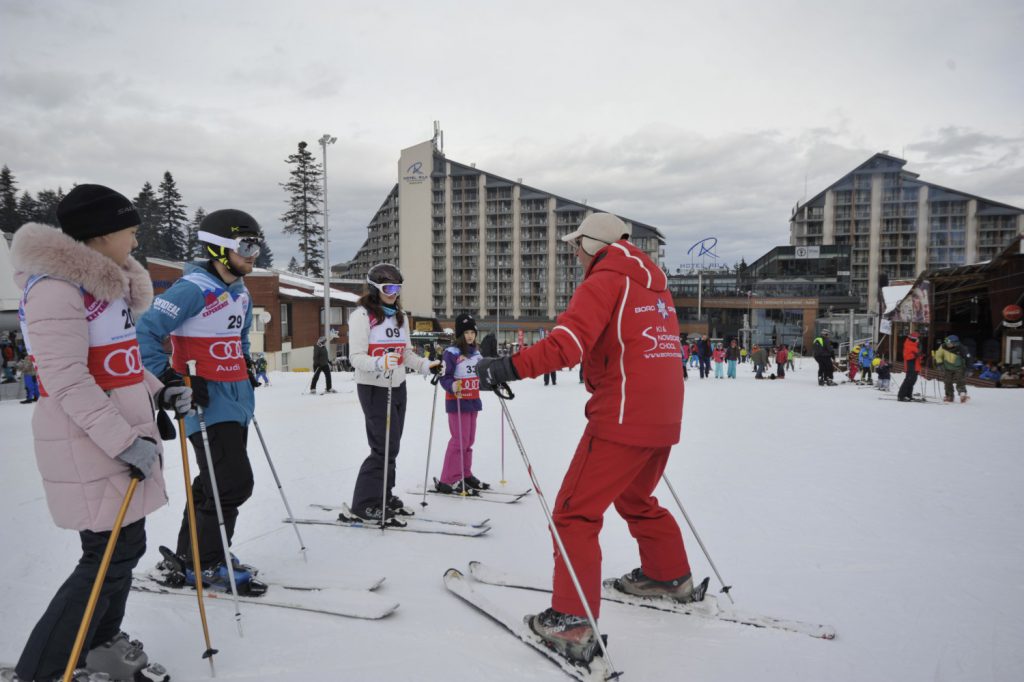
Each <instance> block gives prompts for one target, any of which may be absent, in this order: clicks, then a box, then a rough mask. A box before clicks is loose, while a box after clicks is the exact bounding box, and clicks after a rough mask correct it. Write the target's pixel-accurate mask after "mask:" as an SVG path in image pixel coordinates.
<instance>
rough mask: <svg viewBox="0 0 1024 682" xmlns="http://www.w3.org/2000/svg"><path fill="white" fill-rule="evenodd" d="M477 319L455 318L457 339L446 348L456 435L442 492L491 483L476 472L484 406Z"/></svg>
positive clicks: (448, 408) (444, 378)
mask: <svg viewBox="0 0 1024 682" xmlns="http://www.w3.org/2000/svg"><path fill="white" fill-rule="evenodd" d="M476 335H477V329H476V322H474V321H473V318H472V317H470V316H469V315H459V317H458V318H457V319H456V320H455V343H454V345H452V346H451V347H450V348H448V349H446V350H445V352H444V355H443V356H442V357H443V358H444V373H443V374H442V375H441V386H442V387H443V388H444V390H445V412H447V413H448V428H449V429H450V430H451V433H452V437H451V439H450V440H449V441H448V449H447V450H446V451H445V454H444V468H443V469H442V470H441V478H440V480H438V481H437V482H436V487H437V491H438V492H440V493H460V494H470V495H472V494H475V493H476V491H477V490H487V489H488V488H490V487H491V486H490V485H489V484H487V483H483V482H481V481H480V479H478V478H477V477H476V476H474V475H473V442H474V441H475V440H476V418H477V415H478V414H479V413H480V410H481V409H483V403H482V402H481V401H480V380H479V379H477V377H476V363H477V361H478V360H480V358H481V355H480V351H479V350H477V347H476Z"/></svg>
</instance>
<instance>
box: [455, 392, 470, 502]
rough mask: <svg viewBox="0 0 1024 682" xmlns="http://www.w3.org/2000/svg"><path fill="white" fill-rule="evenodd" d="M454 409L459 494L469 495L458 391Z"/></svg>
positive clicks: (460, 400)
mask: <svg viewBox="0 0 1024 682" xmlns="http://www.w3.org/2000/svg"><path fill="white" fill-rule="evenodd" d="M460 385H461V384H460ZM455 411H456V413H457V415H456V416H457V417H458V419H459V466H460V467H461V472H460V473H461V474H462V490H461V491H460V492H459V495H461V496H462V497H469V492H468V491H467V490H466V444H465V442H464V441H463V440H462V399H461V398H460V397H459V394H458V393H456V394H455Z"/></svg>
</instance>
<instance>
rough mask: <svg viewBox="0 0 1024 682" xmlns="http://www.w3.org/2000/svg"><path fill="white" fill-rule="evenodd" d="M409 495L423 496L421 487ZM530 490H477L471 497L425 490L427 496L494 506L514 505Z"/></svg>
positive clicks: (431, 489)
mask: <svg viewBox="0 0 1024 682" xmlns="http://www.w3.org/2000/svg"><path fill="white" fill-rule="evenodd" d="M406 492H408V493H409V494H410V495H423V486H422V485H418V486H416V487H415V488H414V489H412V490H408V491H406ZM530 492H531V490H529V489H528V490H526V491H525V492H523V491H520V492H518V493H507V492H492V491H490V490H477V491H476V493H475V494H473V495H459V494H458V493H439V492H437V491H436V490H434V489H433V488H428V489H427V494H428V495H438V496H440V497H447V498H450V499H453V500H475V501H477V502H494V503H496V504H514V503H516V502H518V501H519V500H521V499H523V498H524V497H526V496H527V495H529V494H530Z"/></svg>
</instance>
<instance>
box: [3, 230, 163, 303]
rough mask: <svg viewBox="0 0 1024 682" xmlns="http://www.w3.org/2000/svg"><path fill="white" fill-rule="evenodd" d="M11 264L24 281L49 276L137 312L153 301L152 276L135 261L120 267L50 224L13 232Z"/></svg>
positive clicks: (129, 259)
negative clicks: (124, 303) (118, 301)
mask: <svg viewBox="0 0 1024 682" xmlns="http://www.w3.org/2000/svg"><path fill="white" fill-rule="evenodd" d="M11 264H12V265H13V266H14V269H15V271H16V272H17V273H19V274H21V275H23V276H24V277H25V278H27V276H29V275H49V276H51V277H56V278H58V279H62V280H65V281H67V282H71V283H72V284H75V285H77V286H80V287H82V288H83V289H85V290H86V291H88V292H89V293H90V294H92V295H93V296H95V297H96V298H98V299H100V300H103V301H111V300H116V299H118V298H125V299H127V301H128V305H129V306H130V307H131V309H132V310H133V311H134V312H136V313H139V312H143V311H145V310H146V309H147V308H149V305H150V304H151V303H152V302H153V283H152V282H151V281H150V279H149V273H147V272H146V270H145V268H143V267H142V266H141V265H140V264H139V262H138V261H136V260H135V259H134V258H131V257H129V258H128V262H127V263H125V265H124V267H121V266H119V265H118V264H117V263H115V262H114V261H112V260H111V259H109V258H107V257H106V256H104V255H103V254H102V253H100V252H99V251H96V250H95V249H91V248H89V247H88V246H86V245H85V244H84V243H83V242H80V241H77V240H75V239H73V238H71V237H69V236H68V235H66V234H64V233H63V232H61V231H60V230H59V229H57V228H55V227H51V226H49V225H42V224H40V223H26V224H25V225H23V226H22V227H21V229H19V230H18V231H17V232H15V233H14V241H13V242H12V243H11ZM21 279H22V278H19V281H21Z"/></svg>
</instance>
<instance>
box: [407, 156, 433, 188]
mask: <svg viewBox="0 0 1024 682" xmlns="http://www.w3.org/2000/svg"><path fill="white" fill-rule="evenodd" d="M428 177H430V176H429V175H427V173H426V172H425V171H424V170H423V162H422V161H414V162H412V163H411V164H409V167H408V168H406V169H405V173H404V174H403V175H402V180H404V181H405V182H406V183H408V184H410V185H419V184H421V183H423V182H426V180H427V178H428Z"/></svg>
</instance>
